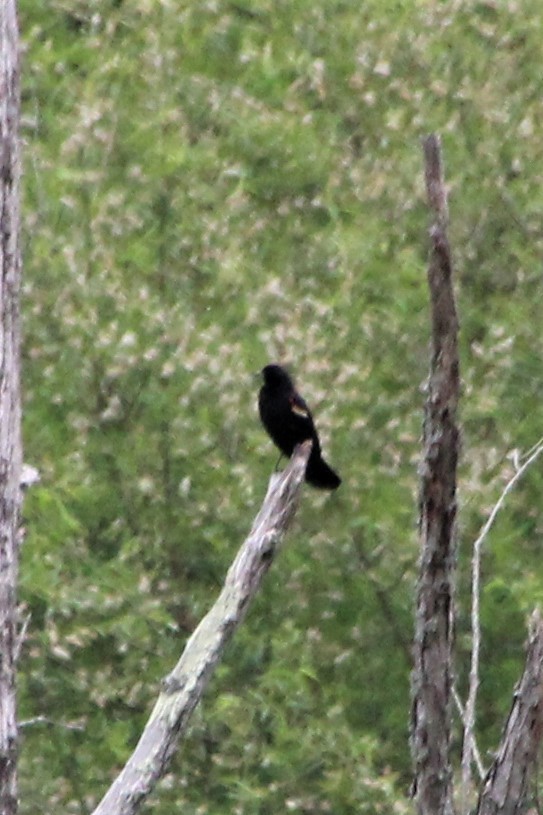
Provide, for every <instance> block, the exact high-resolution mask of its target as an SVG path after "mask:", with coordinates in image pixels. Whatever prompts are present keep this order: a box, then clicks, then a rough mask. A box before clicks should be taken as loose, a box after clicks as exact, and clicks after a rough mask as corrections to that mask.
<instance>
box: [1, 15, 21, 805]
mask: <svg viewBox="0 0 543 815" xmlns="http://www.w3.org/2000/svg"><path fill="white" fill-rule="evenodd" d="M0 162H1V168H0V275H1V277H0V310H1V317H0V319H1V324H0V815H14V814H15V813H16V811H17V709H16V696H15V668H16V665H15V663H16V658H17V656H16V655H17V650H18V643H17V576H18V536H19V516H20V505H21V490H20V479H21V455H22V453H21V434H20V425H21V407H20V386H19V344H20V321H19V287H20V270H21V262H20V249H19V178H20V159H19V40H18V28H17V12H16V3H15V0H2V9H1V12H0Z"/></svg>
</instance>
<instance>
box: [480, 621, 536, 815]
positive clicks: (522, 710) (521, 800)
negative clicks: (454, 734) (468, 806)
mask: <svg viewBox="0 0 543 815" xmlns="http://www.w3.org/2000/svg"><path fill="white" fill-rule="evenodd" d="M542 736H543V621H542V619H541V615H540V613H539V612H538V611H535V612H534V613H533V615H532V618H531V621H530V635H529V639H528V646H527V649H526V663H525V666H524V672H523V674H522V678H521V680H520V682H519V684H518V687H517V689H516V691H515V694H514V698H513V704H512V706H511V712H510V713H509V718H508V719H507V722H506V725H505V728H504V733H503V737H502V740H501V744H500V747H499V749H498V752H497V754H496V758H495V759H494V762H493V764H492V766H491V768H490V770H489V772H488V775H487V778H486V781H485V784H484V786H483V790H482V792H481V796H480V798H479V804H478V807H477V815H498V813H499V815H520V813H521V812H525V811H526V794H527V792H528V784H529V781H530V776H531V773H532V772H533V770H534V767H535V762H536V758H537V754H538V751H539V747H540V744H541V738H542Z"/></svg>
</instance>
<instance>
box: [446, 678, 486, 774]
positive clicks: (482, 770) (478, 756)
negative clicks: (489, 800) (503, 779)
mask: <svg viewBox="0 0 543 815" xmlns="http://www.w3.org/2000/svg"><path fill="white" fill-rule="evenodd" d="M452 694H453V701H454V704H455V705H456V709H457V711H458V715H459V716H460V721H461V722H462V725H464V723H465V719H466V712H465V708H464V705H463V704H462V700H461V699H460V696H459V695H458V691H457V690H456V688H455V687H454V686H453V689H452ZM472 749H473V760H474V761H475V766H476V767H477V773H478V774H479V780H480V781H482V780H483V779H484V777H485V775H486V771H485V768H484V765H483V760H482V758H481V753H480V752H479V748H478V747H477V741H476V740H475V737H474V738H473V745H472Z"/></svg>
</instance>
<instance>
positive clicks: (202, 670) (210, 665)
mask: <svg viewBox="0 0 543 815" xmlns="http://www.w3.org/2000/svg"><path fill="white" fill-rule="evenodd" d="M310 451H311V442H304V443H303V444H302V445H300V446H299V447H297V448H296V449H295V451H294V454H293V456H292V458H291V460H290V463H289V465H288V467H287V468H286V470H284V472H282V473H281V474H280V475H273V476H272V478H271V481H270V484H269V487H268V492H267V495H266V497H265V499H264V503H263V505H262V508H261V510H260V512H259V513H258V515H257V517H256V519H255V521H254V523H253V526H252V529H251V531H250V533H249V536H248V537H247V539H246V540H245V542H244V543H243V545H242V547H241V549H240V550H239V552H238V554H237V556H236V558H235V560H234V562H233V563H232V565H231V567H230V569H229V571H228V574H227V576H226V580H225V583H224V587H223V590H222V592H221V593H220V595H219V597H218V599H217V601H216V602H215V604H214V606H213V607H212V608H211V610H210V611H209V612H208V613H207V614H206V616H205V617H204V618H203V620H202V621H201V622H200V624H199V625H198V627H197V628H196V630H195V631H194V633H193V634H192V636H191V637H190V639H189V641H188V642H187V644H186V646H185V650H184V652H183V654H182V656H181V658H180V659H179V662H178V663H177V665H176V666H175V668H174V669H173V671H172V672H171V673H170V674H169V675H168V676H167V677H166V678H165V679H164V681H163V683H162V692H161V694H160V696H159V697H158V700H157V702H156V704H155V707H154V710H153V712H152V713H151V716H150V718H149V721H148V722H147V725H146V726H145V729H144V731H143V733H142V735H141V738H140V740H139V742H138V744H137V746H136V749H135V750H134V752H133V753H132V755H131V756H130V758H129V759H128V761H127V763H126V765H125V766H124V768H123V770H122V771H121V773H120V774H119V776H118V777H117V779H116V780H115V781H114V782H113V784H112V785H111V787H110V788H109V790H108V791H107V793H106V794H105V796H104V798H103V799H102V801H101V802H100V804H99V805H98V806H97V808H96V809H95V811H94V813H93V815H133V813H135V812H137V810H138V808H139V806H140V805H141V803H142V802H143V800H144V799H145V798H146V797H147V795H148V794H149V793H150V792H151V790H152V789H153V787H154V785H155V784H156V782H157V781H158V779H159V778H160V777H161V776H162V774H163V773H164V771H165V769H166V767H167V765H168V762H169V760H170V758H171V756H172V754H173V753H174V751H175V749H176V746H177V742H178V740H179V737H180V736H181V735H182V734H183V732H184V731H185V729H186V726H187V724H188V721H189V718H190V715H191V713H192V711H193V710H194V708H195V707H196V705H197V704H198V702H199V700H200V698H201V696H202V694H203V692H204V690H205V688H206V686H207V683H208V681H209V679H210V677H211V674H212V672H213V669H214V668H215V666H216V664H217V662H218V661H219V659H220V656H221V654H222V652H223V649H224V647H225V645H226V643H227V642H228V641H229V640H230V638H231V637H232V635H233V633H234V631H235V630H236V628H237V627H238V626H239V624H240V623H241V621H242V620H243V618H244V616H245V613H246V611H247V609H248V607H249V604H250V601H251V600H252V598H253V597H254V595H255V594H256V592H257V590H258V587H259V586H260V583H261V581H262V578H263V577H264V575H265V574H266V572H267V571H268V569H269V567H270V565H271V563H272V561H273V558H274V557H275V554H276V552H277V549H278V547H279V544H280V543H281V540H282V538H283V535H284V533H285V531H286V529H287V527H288V525H289V523H290V521H291V519H292V517H293V515H294V512H295V510H296V506H297V503H298V497H299V493H300V487H301V484H302V482H303V479H304V475H305V468H306V465H307V460H308V458H309V453H310Z"/></svg>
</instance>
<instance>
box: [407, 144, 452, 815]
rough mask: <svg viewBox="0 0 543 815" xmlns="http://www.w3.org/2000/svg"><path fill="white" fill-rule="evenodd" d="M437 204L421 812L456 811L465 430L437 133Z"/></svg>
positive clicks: (414, 726)
mask: <svg viewBox="0 0 543 815" xmlns="http://www.w3.org/2000/svg"><path fill="white" fill-rule="evenodd" d="M423 149H424V158H425V176H426V188H427V196H428V202H429V205H430V208H431V209H432V212H433V218H434V221H433V224H432V227H431V229H430V238H431V250H430V259H429V265H428V285H429V288H430V304H431V323H432V350H431V363H430V375H429V380H428V396H427V399H426V404H425V417H424V427H423V443H424V454H423V461H422V465H421V493H420V535H421V559H420V573H419V579H418V585H417V609H416V621H415V641H414V669H413V677H412V698H413V705H412V723H411V749H412V754H413V760H414V764H415V783H414V795H415V798H416V802H417V807H418V811H419V813H420V815H451V813H453V812H454V808H453V803H452V801H453V796H452V778H451V765H450V756H449V749H450V706H451V698H452V639H453V617H454V584H455V571H456V470H457V462H458V448H459V432H458V428H457V424H456V411H457V405H458V398H459V362H458V319H457V314H456V305H455V299H454V291H453V287H452V261H451V253H450V248H449V243H448V239H447V233H446V226H447V194H446V188H445V184H444V181H443V168H442V162H441V148H440V142H439V139H438V138H437V136H435V135H432V136H429V137H428V138H427V139H425V141H424V143H423Z"/></svg>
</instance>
